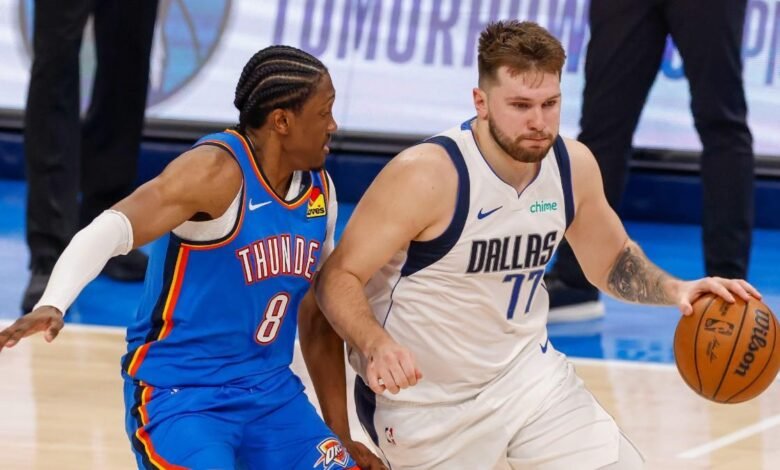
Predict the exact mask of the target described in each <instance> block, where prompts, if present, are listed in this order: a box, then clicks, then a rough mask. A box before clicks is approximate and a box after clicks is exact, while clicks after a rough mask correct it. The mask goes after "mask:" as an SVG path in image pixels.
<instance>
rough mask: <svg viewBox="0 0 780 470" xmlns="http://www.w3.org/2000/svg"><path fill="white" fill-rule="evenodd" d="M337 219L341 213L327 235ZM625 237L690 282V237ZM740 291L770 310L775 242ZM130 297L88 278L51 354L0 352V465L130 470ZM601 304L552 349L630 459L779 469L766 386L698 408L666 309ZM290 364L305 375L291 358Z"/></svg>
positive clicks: (670, 230) (13, 289)
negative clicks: (744, 397)
mask: <svg viewBox="0 0 780 470" xmlns="http://www.w3.org/2000/svg"><path fill="white" fill-rule="evenodd" d="M24 190H25V187H24V184H23V183H20V182H15V181H3V180H0V214H2V217H0V326H5V325H7V324H8V323H10V322H11V321H13V319H14V318H16V317H17V316H18V313H19V301H20V296H21V293H22V290H23V289H24V287H25V283H26V282H27V275H28V273H27V271H26V263H27V256H28V255H27V247H26V245H25V243H24V229H23V223H24ZM759 204H760V202H759ZM350 213H351V207H349V206H348V205H346V204H345V205H343V206H342V208H341V209H340V215H341V219H340V223H339V227H340V228H341V227H343V224H344V222H345V221H346V219H347V218H348V216H349V214H350ZM627 228H628V231H629V233H630V235H631V236H632V237H633V238H634V239H636V240H637V241H638V242H639V243H640V244H641V245H642V246H643V248H644V249H645V251H646V252H647V254H648V255H649V256H650V258H651V259H653V260H654V261H655V262H656V263H657V264H659V265H660V266H661V267H662V268H664V269H666V270H667V271H669V272H671V273H672V274H674V275H676V276H679V277H684V278H693V277H699V276H701V275H702V259H701V243H700V230H699V229H698V228H697V227H694V226H686V225H662V224H648V223H628V224H627ZM750 280H751V281H752V283H753V284H754V285H755V286H756V287H757V288H758V289H759V290H761V291H762V293H763V294H764V295H765V301H766V303H767V304H768V305H769V306H770V307H772V308H773V309H774V310H775V311H776V312H777V311H780V231H767V230H756V232H755V238H754V250H753V257H752V265H751V271H750ZM141 290H142V284H141V283H132V284H122V283H117V282H112V281H110V280H107V279H104V278H98V279H97V280H96V281H94V282H93V283H92V284H90V285H89V286H88V287H87V288H86V289H85V291H84V292H83V294H82V295H81V297H79V299H78V300H77V302H76V304H75V305H74V307H73V308H72V310H71V311H70V312H69V314H68V316H67V322H68V325H67V326H66V328H65V329H64V330H63V332H62V333H61V335H60V337H59V338H58V339H57V340H56V341H55V342H54V343H52V344H47V343H45V341H43V340H42V339H41V338H40V337H36V338H32V339H30V340H28V341H25V342H22V343H20V344H19V345H18V346H16V347H15V348H12V349H8V350H4V351H3V352H2V353H0V468H2V469H55V468H56V469H86V468H89V469H92V468H95V469H98V468H100V469H124V468H134V465H135V463H134V460H133V456H132V453H131V451H130V446H129V443H128V441H127V438H126V436H125V433H124V424H123V410H124V407H123V404H122V396H121V393H122V391H121V378H120V374H119V359H120V357H121V355H122V354H123V352H124V339H123V338H124V336H123V334H124V331H123V328H122V326H124V325H126V324H127V323H128V322H129V319H130V318H131V317H132V316H133V315H134V308H135V306H136V305H137V299H138V297H139V295H140V293H141ZM605 303H606V306H607V315H606V317H605V318H604V319H602V320H595V321H590V322H584V323H576V324H565V325H553V326H551V327H550V337H551V341H552V343H553V344H554V345H555V347H556V348H557V349H559V350H561V351H563V352H564V353H566V354H567V355H568V356H569V357H570V358H571V359H572V361H573V362H574V364H575V365H576V367H577V371H578V372H579V374H580V375H581V376H582V377H583V379H584V380H585V382H586V384H587V385H588V387H589V388H590V389H591V390H592V391H593V393H594V394H595V395H596V397H597V398H598V399H599V401H600V402H601V403H602V404H603V405H604V406H605V408H606V409H607V410H608V411H609V412H610V413H611V414H612V415H613V416H614V417H615V419H616V420H617V422H618V423H619V424H620V425H621V427H622V428H623V429H624V431H625V432H626V434H627V435H628V436H629V437H630V438H631V439H632V440H633V441H634V443H635V444H636V445H637V446H638V447H639V448H640V449H641V450H642V452H643V454H644V455H645V458H646V460H647V468H650V469H710V468H712V469H740V470H742V469H762V468H763V469H776V468H780V384H778V381H775V383H774V384H773V385H772V386H771V387H770V388H769V389H768V390H767V391H766V392H765V393H764V394H763V395H762V396H760V397H758V398H757V399H755V400H752V401H750V402H748V403H744V404H739V405H718V404H714V403H710V402H708V401H706V400H704V399H702V398H700V397H698V396H697V395H696V394H694V393H693V392H692V391H691V390H690V389H688V387H687V386H686V385H685V384H684V383H683V381H682V379H681V378H680V376H679V374H678V373H677V371H676V369H675V367H674V358H673V355H672V337H673V334H674V328H675V324H676V321H677V318H678V313H677V311H676V310H675V309H671V308H659V307H640V306H633V305H626V304H622V303H619V302H617V301H613V300H611V299H606V300H605ZM294 366H295V369H296V371H297V372H298V373H299V374H301V375H302V376H305V372H304V370H305V369H304V368H303V366H302V363H301V361H300V356H299V355H298V357H297V359H296V363H295V365H294ZM307 391H309V392H311V390H307ZM310 396H311V397H312V398H313V393H312V394H311V395H310ZM353 424H354V426H353V428H354V429H353V432H354V435H355V436H359V437H360V438H361V439H365V436H364V435H363V434H362V431H361V430H360V429H359V426H358V425H357V421H356V418H355V417H354V414H353ZM464 470H476V469H464Z"/></svg>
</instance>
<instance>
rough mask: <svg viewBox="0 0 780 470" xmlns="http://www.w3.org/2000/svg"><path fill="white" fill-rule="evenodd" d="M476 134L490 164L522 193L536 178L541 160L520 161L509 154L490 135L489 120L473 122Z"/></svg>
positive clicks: (481, 149)
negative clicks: (533, 161)
mask: <svg viewBox="0 0 780 470" xmlns="http://www.w3.org/2000/svg"><path fill="white" fill-rule="evenodd" d="M472 128H473V130H474V136H475V138H476V141H477V146H478V147H479V150H480V152H482V155H483V156H484V157H485V160H486V161H487V163H488V165H490V167H491V168H492V169H493V171H494V172H495V173H496V175H498V177H499V178H501V179H502V180H504V181H505V182H506V183H507V184H509V185H510V186H512V187H514V188H515V190H516V191H517V192H518V193H521V192H522V191H523V190H524V189H525V188H526V187H527V186H528V185H529V184H530V183H531V181H533V180H534V178H536V175H537V174H538V173H539V167H540V166H541V162H535V163H524V162H519V161H517V160H515V159H514V158H512V157H511V156H510V155H509V154H507V153H506V152H505V151H504V149H502V148H501V147H500V146H499V145H498V144H497V143H496V141H495V140H494V139H493V137H492V136H491V135H490V130H489V129H488V123H487V121H481V120H479V119H477V120H475V121H474V122H473V123H472Z"/></svg>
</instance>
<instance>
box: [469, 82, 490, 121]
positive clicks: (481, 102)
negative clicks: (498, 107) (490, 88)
mask: <svg viewBox="0 0 780 470" xmlns="http://www.w3.org/2000/svg"><path fill="white" fill-rule="evenodd" d="M471 95H472V98H473V99H474V109H476V110H477V116H479V117H480V118H481V119H487V114H488V108H487V93H485V91H484V90H482V89H480V88H474V89H473V90H471Z"/></svg>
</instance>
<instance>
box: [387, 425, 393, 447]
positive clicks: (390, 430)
mask: <svg viewBox="0 0 780 470" xmlns="http://www.w3.org/2000/svg"><path fill="white" fill-rule="evenodd" d="M385 439H387V442H389V443H390V444H393V445H395V436H393V428H385Z"/></svg>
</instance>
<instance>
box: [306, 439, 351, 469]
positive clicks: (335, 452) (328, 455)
mask: <svg viewBox="0 0 780 470" xmlns="http://www.w3.org/2000/svg"><path fill="white" fill-rule="evenodd" d="M317 450H318V451H320V458H319V459H317V461H316V462H315V463H314V467H313V468H318V467H319V466H320V464H321V465H322V468H323V469H325V470H330V469H332V468H347V464H348V463H349V454H347V451H346V450H344V446H342V445H341V443H340V442H339V441H337V440H336V439H333V438H332V437H330V438H328V439H325V440H324V441H322V442H320V443H319V444H317Z"/></svg>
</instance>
